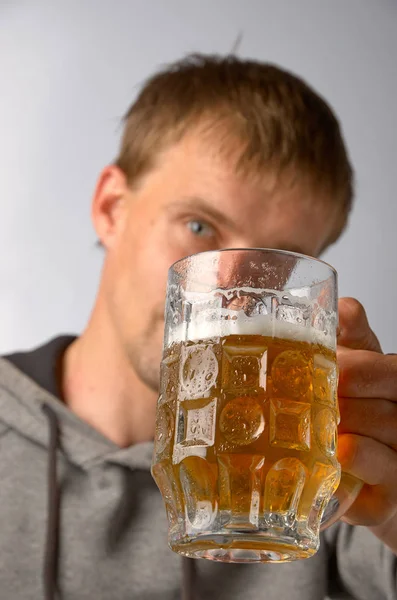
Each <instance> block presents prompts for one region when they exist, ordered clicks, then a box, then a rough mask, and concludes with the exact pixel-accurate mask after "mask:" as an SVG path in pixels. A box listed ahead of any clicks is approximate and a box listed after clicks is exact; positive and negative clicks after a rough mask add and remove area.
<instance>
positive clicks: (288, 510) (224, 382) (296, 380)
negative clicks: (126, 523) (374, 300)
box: [152, 324, 340, 562]
mask: <svg viewBox="0 0 397 600" xmlns="http://www.w3.org/2000/svg"><path fill="white" fill-rule="evenodd" d="M281 325H282V324H281ZM296 330H297V331H298V333H299V332H303V333H305V330H304V328H302V327H297V328H296ZM282 332H283V328H282V327H279V331H278V333H277V335H279V337H275V335H256V334H249V335H239V334H233V335H224V336H220V337H212V338H211V337H208V338H205V339H199V340H196V341H180V342H178V341H175V342H174V343H171V344H169V346H168V347H166V348H165V351H164V356H163V361H162V366H161V390H160V398H159V402H158V410H157V421H156V434H155V451H154V460H153V469H152V472H153V476H154V478H155V480H156V482H157V484H158V486H159V488H160V490H161V492H162V495H163V498H164V501H165V506H166V510H167V514H168V519H169V522H170V530H169V541H170V546H171V548H172V549H173V550H176V551H178V552H180V553H182V554H185V555H187V556H192V557H199V556H201V557H206V558H212V559H215V560H225V561H241V562H245V561H247V562H251V561H253V560H261V561H266V560H270V561H273V560H278V561H285V560H291V559H294V558H303V557H307V556H311V555H312V554H314V553H315V551H316V550H317V547H318V532H319V526H320V520H321V516H322V513H323V510H324V508H325V506H326V505H327V503H328V501H329V499H330V498H331V496H332V494H333V493H334V491H335V490H336V488H337V486H338V482H339V478H340V468H339V464H338V462H337V458H336V435H337V424H338V419H339V415H338V407H337V368H336V357H335V352H334V350H332V349H330V348H328V347H327V346H326V345H324V344H322V343H320V342H319V341H318V339H317V338H316V337H315V336H310V328H308V334H307V335H301V336H299V335H297V336H294V335H290V336H289V337H287V336H286V337H285V338H284V337H283V335H282ZM231 532H233V535H231Z"/></svg>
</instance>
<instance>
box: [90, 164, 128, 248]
mask: <svg viewBox="0 0 397 600" xmlns="http://www.w3.org/2000/svg"><path fill="white" fill-rule="evenodd" d="M127 192H128V185H127V180H126V176H125V174H124V173H123V171H122V170H121V169H120V168H119V167H117V166H116V165H109V166H108V167H105V169H103V171H102V173H101V174H100V176H99V179H98V181H97V184H96V188H95V192H94V196H93V199H92V205H91V218H92V222H93V225H94V228H95V231H96V234H97V236H98V239H99V241H100V242H101V244H102V246H104V247H105V248H110V247H111V246H112V245H113V243H114V240H115V239H116V238H117V235H118V233H119V231H120V230H121V229H122V227H123V225H124V218H125V212H126V211H125V203H126V195H127Z"/></svg>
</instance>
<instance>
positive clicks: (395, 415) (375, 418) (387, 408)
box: [338, 398, 397, 450]
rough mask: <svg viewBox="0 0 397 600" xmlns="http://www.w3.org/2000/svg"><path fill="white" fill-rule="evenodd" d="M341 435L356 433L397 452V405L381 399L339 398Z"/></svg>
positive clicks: (339, 430) (339, 429) (339, 428)
mask: <svg viewBox="0 0 397 600" xmlns="http://www.w3.org/2000/svg"><path fill="white" fill-rule="evenodd" d="M339 412H340V417H341V418H340V424H339V427H338V432H339V434H340V435H341V434H344V433H355V434H357V435H361V436H366V437H370V438H373V439H374V440H377V441H378V442H381V443H382V444H386V445H387V446H389V447H390V448H392V449H394V450H397V404H396V403H393V402H390V401H389V400H383V399H379V398H371V399H365V398H339Z"/></svg>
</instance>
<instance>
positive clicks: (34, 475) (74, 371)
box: [0, 56, 397, 600]
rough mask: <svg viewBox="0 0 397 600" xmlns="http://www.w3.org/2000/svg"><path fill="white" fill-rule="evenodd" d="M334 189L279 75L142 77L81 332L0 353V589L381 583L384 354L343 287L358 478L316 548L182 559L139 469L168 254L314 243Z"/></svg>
mask: <svg viewBox="0 0 397 600" xmlns="http://www.w3.org/2000/svg"><path fill="white" fill-rule="evenodd" d="M351 202H352V171H351V167H350V164H349V160H348V157H347V154H346V150H345V147H344V143H343V140H342V137H341V134H340V130H339V126H338V123H337V121H336V119H335V117H334V115H333V113H332V111H331V109H330V108H329V107H328V106H327V105H326V103H325V102H324V101H323V100H322V99H321V98H319V97H318V96H317V95H316V94H315V92H314V91H313V90H312V89H310V88H309V87H308V86H307V85H306V84H304V83H303V82H302V81H301V80H299V79H298V78H296V77H294V76H293V75H291V74H289V73H287V72H284V71H282V70H280V69H278V68H276V67H273V66H269V65H264V64H259V63H255V62H250V61H240V60H237V59H235V58H226V59H222V58H216V57H204V56H194V57H190V58H189V59H187V60H185V61H182V62H180V63H176V64H175V65H172V66H171V67H170V68H168V69H166V70H164V71H163V72H161V73H159V74H157V75H155V76H154V77H153V78H152V79H151V80H149V81H148V83H147V84H146V85H145V87H144V88H143V90H142V92H141V94H140V95H139V97H138V99H137V101H136V102H135V103H134V104H133V106H132V107H131V108H130V110H129V111H128V113H127V115H126V119H125V131H124V136H123V140H122V143H121V149H120V154H119V157H118V159H117V160H116V161H115V163H114V164H112V165H110V166H108V167H106V168H105V169H104V170H103V171H102V173H101V175H100V177H99V180H98V184H97V187H96V190H95V193H94V198H93V203H92V218H93V223H94V226H95V229H96V232H97V235H98V238H99V240H100V242H101V244H102V246H103V248H104V252H105V257H104V264H103V271H102V276H101V281H100V285H99V290H98V295H97V298H96V302H95V306H94V308H93V311H92V315H91V318H90V320H89V322H88V324H87V327H86V329H85V330H84V331H83V333H82V335H81V336H80V337H78V338H73V337H61V338H57V339H55V340H53V341H51V342H50V343H49V344H47V345H45V346H44V347H42V348H39V349H37V350H36V351H34V352H32V353H18V354H14V355H12V356H8V357H5V358H4V359H2V360H1V361H0V450H1V452H0V469H1V471H0V473H1V486H0V515H1V517H0V519H1V521H0V532H1V535H0V552H1V554H0V556H1V561H0V589H1V597H2V598H7V599H14V598H16V599H22V598H23V599H32V600H33V599H34V600H37V599H38V598H42V597H45V598H47V599H48V600H49V599H53V598H62V599H67V600H72V599H79V600H84V599H92V598H96V599H106V600H109V599H110V600H111V599H115V600H127V599H133V598H140V599H145V598H147V599H151V600H155V599H156V598H161V599H164V600H171V599H176V598H179V597H180V580H181V577H182V595H183V597H184V598H193V597H195V598H197V599H201V598H205V599H212V598H214V599H215V598H217V599H218V598H219V599H223V598H225V599H226V598H228V599H229V598H230V599H231V598H243V597H244V598H246V599H249V598H255V600H257V599H258V598H263V599H264V600H274V599H276V598H277V599H280V598H288V599H289V600H298V599H304V600H323V598H325V597H326V596H327V595H328V596H330V597H332V598H335V599H336V598H338V599H341V598H344V599H345V598H354V599H357V600H367V599H371V600H375V599H376V600H378V599H383V598H384V599H385V600H386V599H387V600H391V599H392V598H397V582H396V580H397V574H396V572H397V558H396V553H397V485H396V481H397V402H396V400H397V358H396V357H395V356H384V355H383V354H382V351H381V348H380V346H379V342H378V340H377V338H376V336H375V334H374V333H373V332H372V331H371V329H370V327H369V325H368V322H367V319H366V316H365V312H364V309H363V308H362V307H361V305H360V304H359V303H358V302H357V301H355V300H353V299H345V300H342V301H340V335H339V344H340V348H339V353H338V360H339V365H340V384H339V395H340V409H341V426H340V434H341V435H340V441H339V459H340V461H341V463H342V467H343V468H344V470H346V471H347V472H349V473H352V474H353V475H355V476H357V477H359V478H360V479H362V480H363V481H364V482H365V483H364V487H363V489H362V491H361V493H360V495H359V497H358V499H357V500H356V502H355V503H354V505H353V506H352V508H351V510H350V511H349V513H348V514H347V515H346V518H345V520H346V522H345V523H339V524H337V525H336V526H334V527H331V528H330V529H329V530H328V531H327V532H326V533H325V535H323V537H322V543H321V547H320V550H319V552H318V553H317V555H316V556H315V557H313V558H312V559H310V560H306V561H297V562H294V563H290V564H286V565H283V566H280V567H277V566H273V565H265V564H264V565H227V564H216V563H212V562H209V561H204V560H203V561H191V560H188V559H181V558H180V557H179V556H178V555H176V554H174V553H172V552H171V551H170V550H168V548H167V541H166V539H167V522H166V516H165V510H164V508H163V504H162V500H161V497H160V494H159V493H158V491H157V489H156V487H155V484H154V482H153V480H152V478H151V475H150V471H149V468H150V462H151V455H152V438H153V433H154V419H155V408H156V397H157V390H158V379H159V362H160V358H161V347H162V336H163V326H164V321H163V311H164V296H165V285H166V277H167V270H168V267H169V266H170V264H171V263H172V262H174V261H175V260H177V259H179V258H181V257H183V256H185V255H187V254H192V253H195V252H199V251H203V250H210V249H218V248H224V247H273V248H283V249H291V250H295V251H298V252H301V253H304V254H308V255H312V256H318V255H319V254H321V252H322V251H323V250H324V249H325V248H326V247H327V246H328V245H329V244H330V243H332V242H334V241H335V240H336V239H337V238H338V236H339V235H340V233H341V231H342V230H343V228H344V226H345V223H346V220H347V217H348V213H349V210H350V206H351ZM42 573H43V574H44V579H43V581H42Z"/></svg>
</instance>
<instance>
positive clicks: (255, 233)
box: [101, 134, 340, 390]
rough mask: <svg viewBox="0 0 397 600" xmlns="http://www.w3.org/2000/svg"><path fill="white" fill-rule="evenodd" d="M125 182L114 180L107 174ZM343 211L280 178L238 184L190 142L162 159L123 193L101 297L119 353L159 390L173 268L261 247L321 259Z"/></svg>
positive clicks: (209, 150)
mask: <svg viewBox="0 0 397 600" xmlns="http://www.w3.org/2000/svg"><path fill="white" fill-rule="evenodd" d="M112 176H115V177H117V176H118V177H120V173H119V174H118V175H117V173H116V175H111V177H112ZM339 210H340V208H339V207H338V206H337V202H335V203H332V201H326V200H325V199H324V198H319V197H318V195H316V194H314V192H313V191H311V190H310V189H309V188H307V187H305V186H304V185H303V184H296V185H295V186H292V187H291V185H289V184H286V182H284V181H283V179H282V178H280V179H279V180H277V178H276V177H275V176H273V175H272V174H271V173H270V174H264V175H263V177H262V178H255V180H254V179H253V178H244V177H242V176H241V175H237V174H236V172H235V170H234V169H233V168H232V166H231V165H230V164H228V163H227V162H226V161H225V160H224V159H222V158H221V157H220V156H219V155H218V153H217V152H216V149H215V148H214V146H212V147H211V144H210V143H209V142H208V141H206V142H205V141H204V140H202V138H201V137H200V136H198V135H193V134H191V135H188V136H186V137H185V138H184V139H183V140H182V141H181V142H179V143H178V144H176V145H175V146H173V147H171V148H170V149H168V150H166V151H165V152H164V153H163V155H162V156H161V158H160V159H159V161H158V164H157V165H156V167H155V168H154V169H153V170H152V171H151V172H149V173H148V174H147V175H146V176H145V177H144V178H143V180H142V182H141V183H140V184H139V186H138V187H137V189H133V190H131V189H129V188H127V187H125V190H124V192H123V197H122V199H121V200H120V206H119V207H118V208H117V209H115V210H114V215H113V217H112V218H113V219H114V220H115V221H116V222H117V226H115V233H114V235H113V237H112V242H111V243H110V244H106V242H105V246H106V250H107V252H106V258H105V266H104V272H103V280H102V287H101V293H103V294H104V297H105V305H106V307H107V308H106V310H107V311H108V313H109V316H110V321H111V323H112V327H113V328H114V330H115V331H116V335H117V337H118V340H119V342H120V344H121V347H122V350H123V353H124V354H125V355H126V357H127V359H128V361H129V363H130V364H131V365H132V367H133V369H134V370H135V372H136V374H137V375H138V376H139V378H140V379H141V380H142V381H143V382H144V383H146V384H147V385H148V386H149V387H150V388H152V389H153V390H157V388H158V377H159V363H160V360H161V351H162V340H163V333H164V303H165V292H166V282H167V272H168V269H169V267H170V265H171V264H172V263H173V262H175V261H177V260H179V259H180V258H183V257H184V256H186V255H189V254H193V253H196V252H202V251H205V250H217V249H221V248H233V247H234V248H243V247H265V248H280V249H285V250H293V251H296V252H300V253H303V254H308V255H311V256H316V255H318V254H319V252H320V251H321V249H322V248H323V247H324V245H325V244H326V241H327V239H329V237H330V234H332V231H333V230H334V228H336V223H337V218H338V211H339Z"/></svg>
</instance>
